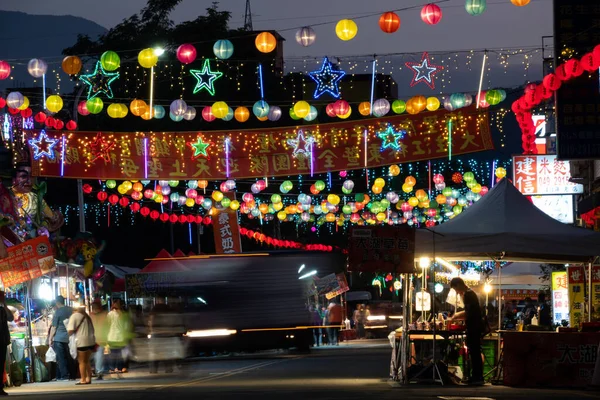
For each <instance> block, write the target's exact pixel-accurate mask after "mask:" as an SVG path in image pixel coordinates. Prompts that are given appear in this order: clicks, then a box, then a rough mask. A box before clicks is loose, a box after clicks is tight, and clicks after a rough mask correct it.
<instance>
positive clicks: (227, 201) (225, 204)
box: [221, 197, 231, 208]
mask: <svg viewBox="0 0 600 400" xmlns="http://www.w3.org/2000/svg"><path fill="white" fill-rule="evenodd" d="M221 205H222V206H223V207H224V208H227V207H229V206H230V205H231V199H230V198H229V197H223V200H221Z"/></svg>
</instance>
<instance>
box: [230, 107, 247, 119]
mask: <svg viewBox="0 0 600 400" xmlns="http://www.w3.org/2000/svg"><path fill="white" fill-rule="evenodd" d="M233 116H234V117H235V120H236V121H238V122H246V121H248V118H250V110H248V109H247V108H246V107H238V108H236V109H235V112H234V113H233Z"/></svg>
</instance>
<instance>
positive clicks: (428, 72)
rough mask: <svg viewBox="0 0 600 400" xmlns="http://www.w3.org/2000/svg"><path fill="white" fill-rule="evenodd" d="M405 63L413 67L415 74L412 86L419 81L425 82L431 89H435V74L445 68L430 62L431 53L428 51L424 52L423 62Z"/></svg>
mask: <svg viewBox="0 0 600 400" xmlns="http://www.w3.org/2000/svg"><path fill="white" fill-rule="evenodd" d="M405 65H406V66H407V67H408V68H410V69H412V70H413V72H414V74H415V75H414V76H413V79H412V82H411V83H410V86H411V87H413V86H415V85H416V84H417V83H419V82H425V84H426V85H427V86H429V87H430V88H431V89H435V83H434V82H433V76H434V75H435V74H437V73H438V72H439V71H441V70H443V69H444V67H442V66H441V65H433V64H430V63H429V54H427V52H425V53H423V56H422V57H421V62H418V63H416V62H410V61H409V62H407V63H405Z"/></svg>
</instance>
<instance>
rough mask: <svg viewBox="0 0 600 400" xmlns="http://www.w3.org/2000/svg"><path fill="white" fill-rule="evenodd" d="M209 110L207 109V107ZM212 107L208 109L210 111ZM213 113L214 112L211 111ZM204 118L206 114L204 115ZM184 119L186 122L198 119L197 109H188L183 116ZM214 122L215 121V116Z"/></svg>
mask: <svg viewBox="0 0 600 400" xmlns="http://www.w3.org/2000/svg"><path fill="white" fill-rule="evenodd" d="M205 108H207V107H205ZM210 108H211V107H208V109H209V110H210ZM211 113H212V111H211ZM202 116H203V117H204V114H203V115H202ZM182 117H183V119H185V120H186V121H192V120H193V119H194V118H196V109H195V108H194V107H190V106H188V107H186V109H185V112H184V113H183V115H182ZM213 120H214V116H213Z"/></svg>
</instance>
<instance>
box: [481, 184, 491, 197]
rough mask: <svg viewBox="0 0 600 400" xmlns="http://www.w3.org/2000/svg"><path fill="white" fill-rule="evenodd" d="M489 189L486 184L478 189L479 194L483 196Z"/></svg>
mask: <svg viewBox="0 0 600 400" xmlns="http://www.w3.org/2000/svg"><path fill="white" fill-rule="evenodd" d="M489 190H490V189H488V187H487V186H482V187H481V190H480V191H479V194H480V195H482V196H485V195H486V194H487V192H489Z"/></svg>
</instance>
